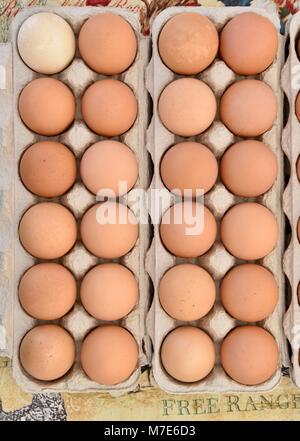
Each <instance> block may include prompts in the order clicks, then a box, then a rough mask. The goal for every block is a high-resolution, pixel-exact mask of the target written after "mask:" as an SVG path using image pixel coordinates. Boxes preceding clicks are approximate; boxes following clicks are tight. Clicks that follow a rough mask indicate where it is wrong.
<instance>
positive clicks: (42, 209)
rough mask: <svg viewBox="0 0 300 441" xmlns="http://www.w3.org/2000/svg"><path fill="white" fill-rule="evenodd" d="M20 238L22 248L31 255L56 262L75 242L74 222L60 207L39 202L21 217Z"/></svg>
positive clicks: (71, 216)
mask: <svg viewBox="0 0 300 441" xmlns="http://www.w3.org/2000/svg"><path fill="white" fill-rule="evenodd" d="M19 236H20V241H21V243H22V245H23V247H24V248H25V250H26V251H28V253H30V254H31V255H32V256H34V257H38V258H40V259H57V258H59V257H62V256H63V255H64V254H66V253H67V252H68V251H69V250H70V249H71V248H72V246H73V245H74V243H75V241H76V236H77V225H76V220H75V218H74V216H73V215H72V213H71V212H70V211H69V210H68V209H67V208H65V207H64V206H63V205H60V204H56V203H54V202H41V203H39V204H36V205H33V206H32V207H30V208H29V209H28V210H27V211H26V212H25V214H24V215H23V217H22V219H21V222H20V225H19Z"/></svg>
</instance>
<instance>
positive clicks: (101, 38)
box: [78, 12, 137, 75]
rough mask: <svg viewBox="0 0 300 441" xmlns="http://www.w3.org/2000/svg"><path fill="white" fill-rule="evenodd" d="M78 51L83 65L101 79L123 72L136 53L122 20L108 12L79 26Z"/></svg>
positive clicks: (126, 25)
mask: <svg viewBox="0 0 300 441" xmlns="http://www.w3.org/2000/svg"><path fill="white" fill-rule="evenodd" d="M78 47H79V51H80V55H81V57H82V59H83V60H84V61H85V62H86V64H87V65H88V66H89V67H90V68H91V69H93V70H94V71H96V72H98V73H101V74H104V75H116V74H120V73H121V72H124V70H126V69H128V67H129V66H130V65H131V64H132V63H133V61H134V59H135V56H136V53H137V41H136V36H135V33H134V31H133V29H132V27H131V26H130V24H129V23H128V22H127V21H126V20H125V19H124V18H123V17H120V16H119V15H116V14H112V13H110V12H108V13H102V14H97V15H94V16H93V17H90V18H89V19H88V20H87V21H86V22H85V23H84V24H83V26H82V27H81V29H80V33H79V37H78Z"/></svg>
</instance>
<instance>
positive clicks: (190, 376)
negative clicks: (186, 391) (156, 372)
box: [160, 326, 216, 383]
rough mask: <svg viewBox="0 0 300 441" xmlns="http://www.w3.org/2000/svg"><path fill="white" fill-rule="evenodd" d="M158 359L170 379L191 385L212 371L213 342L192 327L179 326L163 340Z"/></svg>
mask: <svg viewBox="0 0 300 441" xmlns="http://www.w3.org/2000/svg"><path fill="white" fill-rule="evenodd" d="M160 357H161V362H162V365H163V367H164V368H165V370H166V372H167V373H168V374H169V375H170V376H171V377H173V378H175V380H178V381H182V382H184V383H192V382H195V381H200V380H202V379H203V378H205V377H206V376H207V375H208V374H209V373H210V372H211V371H212V369H213V367H214V364H215V357H216V355H215V347H214V344H213V341H212V340H211V338H210V337H209V336H208V335H207V334H206V332H204V331H202V330H201V329H199V328H196V327H194V326H180V327H179V328H176V329H174V330H173V331H171V332H170V333H169V334H168V335H167V336H166V338H165V339H164V341H163V343H162V346H161V350H160Z"/></svg>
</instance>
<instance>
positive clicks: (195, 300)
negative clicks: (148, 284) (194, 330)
mask: <svg viewBox="0 0 300 441" xmlns="http://www.w3.org/2000/svg"><path fill="white" fill-rule="evenodd" d="M215 299H216V287H215V283H214V281H213V279H212V277H211V276H210V275H209V273H208V272H207V271H205V270H204V269H203V268H201V267H200V266H197V265H192V264H189V263H187V264H181V265H176V266H173V267H172V268H171V269H169V270H168V271H167V272H166V273H165V274H164V276H163V277H162V279H161V281H160V284H159V300H160V303H161V306H162V307H163V309H164V310H165V311H166V313H167V314H169V315H170V316H171V317H173V318H174V319H175V320H182V321H193V320H198V319H200V318H202V317H204V316H205V315H206V314H207V313H208V312H209V311H210V310H211V308H212V307H213V304H214V302H215Z"/></svg>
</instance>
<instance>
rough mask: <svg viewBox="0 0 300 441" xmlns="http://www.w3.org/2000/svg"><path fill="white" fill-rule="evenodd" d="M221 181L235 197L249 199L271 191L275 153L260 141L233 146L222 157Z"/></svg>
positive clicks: (274, 169) (273, 178)
mask: <svg viewBox="0 0 300 441" xmlns="http://www.w3.org/2000/svg"><path fill="white" fill-rule="evenodd" d="M220 174H221V179H222V181H223V183H224V184H225V186H226V187H227V188H228V190H229V191H231V192H232V193H233V194H235V195H237V196H242V197H247V198H252V197H257V196H260V195H262V194H263V193H265V192H266V191H268V190H270V188H271V187H272V185H273V184H274V181H275V179H276V176H277V159H276V155H275V153H273V152H272V150H271V149H270V148H269V147H268V146H266V145H265V144H264V143H262V142H260V141H256V140H254V139H249V140H246V141H240V142H237V143H236V144H233V145H232V146H231V147H230V148H229V149H228V150H226V152H225V154H224V155H223V157H222V160H221V164H220Z"/></svg>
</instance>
